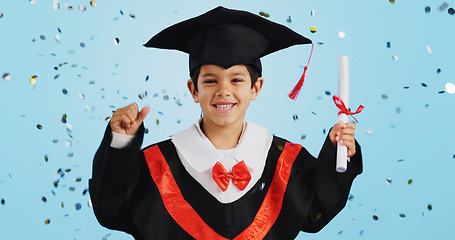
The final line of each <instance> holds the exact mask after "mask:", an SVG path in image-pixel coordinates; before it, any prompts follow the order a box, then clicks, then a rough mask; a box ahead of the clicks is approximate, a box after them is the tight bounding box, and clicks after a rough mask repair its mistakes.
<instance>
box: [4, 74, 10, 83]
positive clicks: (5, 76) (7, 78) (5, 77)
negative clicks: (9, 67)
mask: <svg viewBox="0 0 455 240" xmlns="http://www.w3.org/2000/svg"><path fill="white" fill-rule="evenodd" d="M3 79H4V80H5V81H9V80H11V74H9V73H4V74H3Z"/></svg>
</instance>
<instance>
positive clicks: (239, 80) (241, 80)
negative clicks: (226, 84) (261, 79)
mask: <svg viewBox="0 0 455 240" xmlns="http://www.w3.org/2000/svg"><path fill="white" fill-rule="evenodd" d="M232 82H243V79H240V78H234V79H232Z"/></svg>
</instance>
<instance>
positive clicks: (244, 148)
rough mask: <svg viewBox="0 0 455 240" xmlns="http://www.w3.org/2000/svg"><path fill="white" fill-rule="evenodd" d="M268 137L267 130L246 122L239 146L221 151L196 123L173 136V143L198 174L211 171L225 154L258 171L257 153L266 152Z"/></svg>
mask: <svg viewBox="0 0 455 240" xmlns="http://www.w3.org/2000/svg"><path fill="white" fill-rule="evenodd" d="M201 120H202V119H200V120H199V123H200V121H201ZM266 135H267V129H265V128H262V127H260V126H258V125H256V124H254V123H251V122H249V121H244V124H243V129H242V133H241V136H240V139H239V143H238V144H237V146H236V147H235V148H233V149H229V150H221V149H217V148H215V146H213V144H212V142H210V140H209V139H208V138H207V137H206V136H205V134H204V133H203V132H202V130H201V127H200V124H198V123H195V124H193V125H192V126H191V127H190V128H188V129H186V130H184V131H181V132H179V133H177V134H175V135H174V136H172V142H173V143H174V145H175V146H176V148H177V149H178V150H179V151H180V152H181V153H182V154H183V155H184V156H185V158H186V160H188V163H189V164H190V165H191V167H192V168H194V170H196V171H198V172H204V171H207V170H209V169H210V170H211V169H212V167H213V166H214V165H215V163H216V162H217V161H219V160H220V159H221V158H223V157H224V155H225V154H229V155H230V156H232V157H233V158H234V159H236V160H237V161H238V162H241V161H242V160H243V161H245V164H246V166H247V167H248V169H256V168H257V167H258V161H257V158H258V154H257V153H258V152H261V151H264V144H265V140H266Z"/></svg>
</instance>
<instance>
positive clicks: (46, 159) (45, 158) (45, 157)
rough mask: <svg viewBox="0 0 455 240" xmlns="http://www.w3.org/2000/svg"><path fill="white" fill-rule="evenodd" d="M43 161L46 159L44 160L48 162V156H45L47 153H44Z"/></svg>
mask: <svg viewBox="0 0 455 240" xmlns="http://www.w3.org/2000/svg"><path fill="white" fill-rule="evenodd" d="M44 161H46V162H48V161H49V156H47V154H46V155H44Z"/></svg>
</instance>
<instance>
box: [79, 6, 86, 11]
mask: <svg viewBox="0 0 455 240" xmlns="http://www.w3.org/2000/svg"><path fill="white" fill-rule="evenodd" d="M85 9H87V8H86V7H85V6H84V5H79V10H80V11H81V12H84V11H85Z"/></svg>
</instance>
